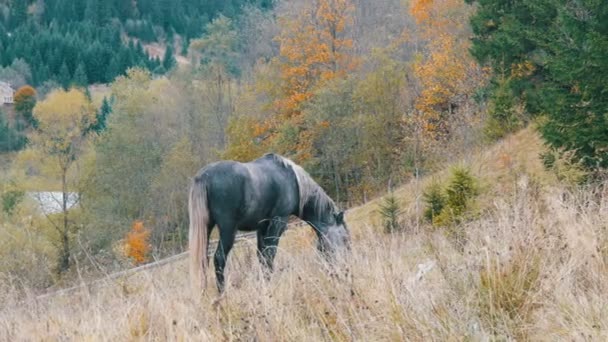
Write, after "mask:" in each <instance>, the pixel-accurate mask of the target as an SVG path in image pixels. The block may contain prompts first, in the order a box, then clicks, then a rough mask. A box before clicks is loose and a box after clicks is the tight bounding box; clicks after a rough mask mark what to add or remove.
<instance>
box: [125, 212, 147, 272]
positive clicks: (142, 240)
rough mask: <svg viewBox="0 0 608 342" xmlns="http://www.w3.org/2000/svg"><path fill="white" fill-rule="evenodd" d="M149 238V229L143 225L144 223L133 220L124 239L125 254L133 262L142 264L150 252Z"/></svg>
mask: <svg viewBox="0 0 608 342" xmlns="http://www.w3.org/2000/svg"><path fill="white" fill-rule="evenodd" d="M149 239H150V231H149V230H148V229H147V228H146V227H144V223H143V222H142V221H135V222H134V223H133V226H132V227H131V231H130V232H129V233H127V237H126V239H125V244H126V246H125V247H126V248H125V249H126V254H127V256H128V257H129V258H131V259H132V260H133V263H134V264H136V265H138V264H143V263H145V262H146V261H148V254H149V253H150V243H149Z"/></svg>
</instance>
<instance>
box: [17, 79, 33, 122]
mask: <svg viewBox="0 0 608 342" xmlns="http://www.w3.org/2000/svg"><path fill="white" fill-rule="evenodd" d="M14 100H15V111H17V113H19V115H20V116H21V117H22V118H23V119H24V120H25V121H26V122H27V123H29V124H30V125H32V126H36V121H35V120H34V117H33V116H32V110H33V109H34V106H36V90H35V89H34V88H32V87H31V86H29V85H25V86H23V87H21V88H19V89H18V90H17V91H16V92H15V97H14Z"/></svg>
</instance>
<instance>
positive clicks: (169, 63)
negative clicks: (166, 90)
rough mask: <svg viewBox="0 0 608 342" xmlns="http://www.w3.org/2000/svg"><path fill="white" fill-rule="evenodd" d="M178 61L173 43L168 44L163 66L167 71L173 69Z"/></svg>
mask: <svg viewBox="0 0 608 342" xmlns="http://www.w3.org/2000/svg"><path fill="white" fill-rule="evenodd" d="M176 63H177V61H176V60H175V56H174V55H173V44H167V49H166V50H165V56H164V57H163V68H164V69H165V71H169V70H171V69H172V68H173V67H174V66H175V64H176Z"/></svg>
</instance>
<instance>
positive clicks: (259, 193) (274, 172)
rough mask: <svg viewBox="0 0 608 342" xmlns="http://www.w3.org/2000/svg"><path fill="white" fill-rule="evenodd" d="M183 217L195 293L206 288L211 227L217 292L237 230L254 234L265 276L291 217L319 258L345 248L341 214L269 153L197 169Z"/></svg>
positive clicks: (297, 170) (289, 164)
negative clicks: (304, 227) (308, 230)
mask: <svg viewBox="0 0 608 342" xmlns="http://www.w3.org/2000/svg"><path fill="white" fill-rule="evenodd" d="M188 213H189V218H190V227H189V233H188V240H189V246H188V247H189V250H190V275H191V279H192V281H193V285H194V288H195V289H196V288H198V289H201V288H202V289H204V288H205V287H206V285H207V283H206V282H207V280H206V279H207V276H206V273H207V267H208V264H209V260H208V253H207V250H208V248H209V236H210V234H211V232H212V231H213V229H214V227H215V226H217V227H218V229H219V241H218V244H217V248H216V251H215V255H214V258H213V261H214V266H215V275H216V283H217V288H218V291H219V292H220V293H222V292H223V290H224V267H225V266H226V260H227V257H228V254H229V253H230V250H231V249H232V246H233V244H234V241H235V237H236V233H237V231H256V237H257V256H258V259H259V262H260V263H261V264H262V266H263V268H264V269H265V270H266V271H268V272H266V274H268V273H269V272H272V269H273V260H274V257H275V255H276V252H277V246H278V244H279V239H280V238H281V235H282V234H283V232H284V231H285V229H286V227H287V220H288V219H289V217H290V216H292V215H293V216H297V217H299V218H300V219H302V220H303V221H305V222H307V223H308V224H309V225H310V226H311V227H312V228H313V229H314V231H315V233H316V235H317V248H318V250H319V251H320V252H321V253H322V254H323V255H325V256H328V255H333V254H334V252H336V251H337V250H339V249H341V248H343V247H347V248H350V235H349V232H348V228H347V225H346V222H345V220H344V212H343V211H340V210H339V209H338V207H337V206H336V204H335V203H334V201H333V200H332V199H331V198H330V197H329V196H328V195H327V194H326V193H325V191H324V190H323V188H322V187H321V186H320V185H318V184H317V183H316V182H315V181H314V180H313V179H312V177H311V176H310V175H309V174H308V173H307V172H306V171H305V170H304V169H303V168H302V167H301V166H299V165H297V164H296V163H294V162H293V161H291V160H290V159H288V158H285V157H283V156H281V155H278V154H274V153H267V154H265V155H263V156H262V157H260V158H258V159H255V160H253V161H250V162H247V163H241V162H236V161H220V162H216V163H212V164H209V165H207V166H205V167H203V168H202V169H200V170H199V171H198V172H197V174H196V176H195V177H194V179H193V180H192V184H191V186H190V193H189V201H188Z"/></svg>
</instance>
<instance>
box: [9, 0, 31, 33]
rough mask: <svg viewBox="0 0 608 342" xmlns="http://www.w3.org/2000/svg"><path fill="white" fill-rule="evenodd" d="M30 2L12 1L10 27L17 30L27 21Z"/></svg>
mask: <svg viewBox="0 0 608 342" xmlns="http://www.w3.org/2000/svg"><path fill="white" fill-rule="evenodd" d="M28 3H29V1H26V0H12V2H11V6H10V27H11V28H13V29H15V28H17V27H19V26H20V25H22V24H23V23H25V21H26V20H27V6H28Z"/></svg>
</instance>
